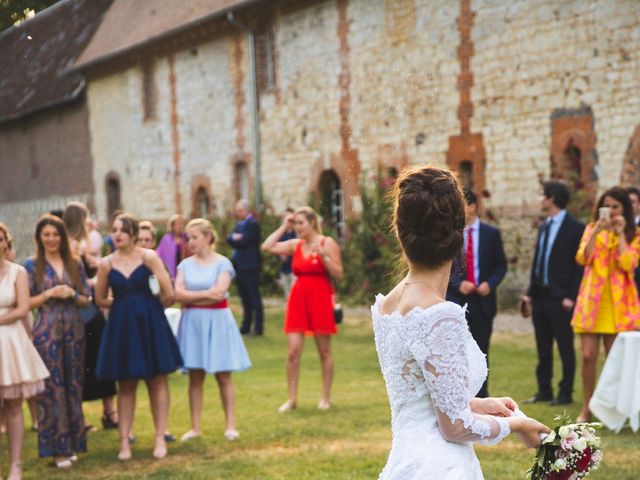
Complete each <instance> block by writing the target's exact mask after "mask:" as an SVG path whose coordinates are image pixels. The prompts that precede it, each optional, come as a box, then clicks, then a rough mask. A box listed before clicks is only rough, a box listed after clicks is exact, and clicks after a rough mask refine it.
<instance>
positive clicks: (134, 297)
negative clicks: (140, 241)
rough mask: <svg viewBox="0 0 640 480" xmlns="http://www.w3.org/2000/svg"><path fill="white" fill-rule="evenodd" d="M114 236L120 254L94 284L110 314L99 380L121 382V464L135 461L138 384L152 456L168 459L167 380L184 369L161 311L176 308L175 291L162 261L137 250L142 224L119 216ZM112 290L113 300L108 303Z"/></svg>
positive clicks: (99, 300)
mask: <svg viewBox="0 0 640 480" xmlns="http://www.w3.org/2000/svg"><path fill="white" fill-rule="evenodd" d="M111 236H112V238H113V242H114V245H115V247H116V250H115V252H113V253H112V254H111V255H109V256H108V257H105V258H103V259H102V260H101V261H100V265H99V267H98V281H97V283H96V302H97V304H98V305H99V306H100V307H103V308H108V309H109V321H108V322H107V327H106V328H105V331H104V334H103V336H102V342H101V344H100V352H99V354H98V366H97V369H96V373H97V376H98V378H101V379H105V380H115V381H117V382H118V413H119V416H120V418H119V422H118V430H119V433H120V451H119V453H118V458H119V459H120V460H129V459H130V458H131V441H130V439H129V434H130V432H131V425H132V423H133V415H134V411H135V403H136V389H137V386H138V380H140V379H143V380H144V381H145V382H146V384H147V389H148V391H149V399H150V403H151V411H152V414H153V420H154V424H155V442H154V448H153V456H154V457H155V458H164V457H165V456H166V455H167V446H166V440H165V438H164V434H165V430H166V426H167V419H168V416H169V386H168V384H167V374H168V373H171V372H175V371H176V370H177V369H178V367H180V366H181V365H182V357H181V356H180V351H179V349H178V345H177V343H176V340H175V338H174V336H173V333H172V332H171V329H170V328H169V323H168V322H167V317H166V316H165V314H164V308H163V303H164V305H170V304H171V303H172V302H173V287H172V285H171V279H170V278H169V275H168V274H167V271H166V269H165V268H164V266H163V265H162V261H161V260H160V257H158V255H157V254H156V253H155V252H154V251H153V250H147V249H144V248H140V247H138V246H136V241H137V237H138V220H137V219H136V218H135V217H134V216H133V215H131V214H128V213H123V214H120V215H118V217H116V219H115V221H114V222H113V229H112V232H111ZM156 287H157V288H158V290H159V291H155V290H156ZM109 288H111V291H112V292H113V297H109ZM156 294H158V295H159V296H160V298H158V297H157V296H156Z"/></svg>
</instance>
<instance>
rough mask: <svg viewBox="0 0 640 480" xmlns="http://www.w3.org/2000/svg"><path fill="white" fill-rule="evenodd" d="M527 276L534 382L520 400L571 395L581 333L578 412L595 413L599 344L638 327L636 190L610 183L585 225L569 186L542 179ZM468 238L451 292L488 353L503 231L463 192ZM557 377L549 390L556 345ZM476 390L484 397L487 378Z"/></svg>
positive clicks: (557, 400)
mask: <svg viewBox="0 0 640 480" xmlns="http://www.w3.org/2000/svg"><path fill="white" fill-rule="evenodd" d="M542 187H543V194H542V197H541V210H542V213H543V215H544V218H543V220H542V221H541V224H540V226H539V228H538V234H537V238H536V243H535V252H534V256H533V265H532V267H531V275H530V282H529V286H528V288H527V291H526V294H525V295H523V297H522V299H521V310H522V313H523V315H524V316H529V315H531V316H532V320H533V326H534V331H535V341H536V348H537V354H538V364H537V367H536V379H537V384H538V391H537V392H536V393H535V394H534V395H533V396H532V397H531V398H529V399H527V400H525V403H536V402H550V403H551V404H552V405H568V404H571V403H573V401H574V399H573V388H574V378H575V372H576V352H575V349H574V336H575V335H578V336H579V338H580V347H581V348H580V351H581V362H582V386H583V395H584V398H583V403H582V408H581V410H580V414H579V415H578V418H577V420H578V421H580V422H583V421H588V420H590V418H591V413H590V411H589V401H590V400H591V396H592V395H593V391H594V388H595V383H596V365H597V361H598V356H599V352H600V349H601V344H602V346H603V347H604V354H605V356H606V355H608V353H609V351H610V349H611V346H612V345H613V342H614V340H615V338H616V335H617V334H618V333H620V332H624V331H628V330H638V329H640V301H639V298H638V291H639V287H640V267H639V263H640V230H639V229H638V225H640V190H639V189H637V188H635V187H632V188H629V189H624V188H622V187H612V188H610V189H608V190H606V191H605V192H604V193H602V195H600V197H599V199H598V200H597V202H596V205H595V208H594V209H593V213H592V215H591V221H590V222H589V223H588V224H587V225H586V226H585V225H584V224H583V223H582V222H581V221H580V220H578V219H576V218H575V217H573V216H572V215H571V214H569V213H568V212H567V206H568V204H569V200H570V192H569V189H568V187H567V185H566V184H565V183H563V182H560V181H548V182H545V183H544V184H543V186H542ZM465 200H466V212H465V219H466V226H465V228H464V232H463V235H464V242H463V247H462V249H461V251H460V252H459V254H458V256H457V257H456V258H454V261H453V266H452V269H451V275H450V277H449V286H448V289H447V299H448V300H451V301H453V302H455V303H458V304H459V305H461V306H462V305H466V306H467V310H466V319H467V324H468V326H469V330H470V332H471V334H472V336H473V338H474V340H475V341H476V343H477V344H478V346H479V347H480V349H481V350H482V352H483V353H484V354H485V355H486V356H487V361H488V359H489V343H490V337H491V333H492V327H493V319H494V317H495V315H496V296H495V291H496V288H497V286H498V285H499V284H500V282H501V281H502V279H503V278H504V276H505V274H506V271H507V261H506V258H505V254H504V249H503V245H502V240H501V236H500V231H499V230H498V229H497V228H495V227H493V226H490V225H488V224H485V223H483V222H481V221H480V220H479V219H478V211H477V206H478V200H477V196H476V194H475V193H474V192H473V191H469V190H467V191H466V192H465ZM554 342H555V343H556V344H557V347H558V350H559V353H560V358H561V362H562V377H561V379H560V381H559V384H558V390H557V393H556V394H554V390H553V385H552V378H553V345H554ZM478 396H479V397H481V398H484V397H488V396H489V392H488V379H487V381H485V383H484V384H483V386H482V388H481V389H480V391H479V393H478Z"/></svg>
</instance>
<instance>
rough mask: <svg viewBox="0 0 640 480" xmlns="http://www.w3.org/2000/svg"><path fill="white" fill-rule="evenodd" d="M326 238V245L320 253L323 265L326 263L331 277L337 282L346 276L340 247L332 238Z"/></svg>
mask: <svg viewBox="0 0 640 480" xmlns="http://www.w3.org/2000/svg"><path fill="white" fill-rule="evenodd" d="M325 238H326V240H325V244H324V245H323V246H321V247H320V249H319V252H318V253H319V254H320V255H322V263H324V266H325V268H326V269H327V271H328V272H329V275H331V277H332V278H335V279H336V280H340V279H341V278H342V275H343V274H344V268H343V267H342V252H341V251H340V245H338V244H337V243H336V241H335V240H334V239H333V238H331V237H325Z"/></svg>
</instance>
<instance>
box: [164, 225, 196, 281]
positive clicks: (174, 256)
mask: <svg viewBox="0 0 640 480" xmlns="http://www.w3.org/2000/svg"><path fill="white" fill-rule="evenodd" d="M156 252H158V255H160V258H161V259H162V261H163V262H164V264H165V265H166V266H167V270H169V275H170V276H171V280H173V279H174V278H176V267H177V266H178V264H179V263H180V262H181V261H182V259H183V258H186V257H187V256H188V255H189V252H188V250H187V236H186V234H185V233H184V217H183V216H182V215H180V214H179V213H176V214H174V215H171V217H170V218H169V221H168V222H167V233H165V234H164V235H163V236H162V239H161V240H160V244H159V245H158V248H157V249H156Z"/></svg>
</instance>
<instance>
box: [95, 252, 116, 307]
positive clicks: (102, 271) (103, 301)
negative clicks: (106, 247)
mask: <svg viewBox="0 0 640 480" xmlns="http://www.w3.org/2000/svg"><path fill="white" fill-rule="evenodd" d="M109 270H111V265H109V260H108V258H107V257H105V258H103V259H102V260H100V263H99V264H98V273H97V274H96V277H95V278H96V287H95V295H96V298H95V300H96V305H98V306H99V307H101V308H110V307H111V304H112V303H113V298H111V297H109V282H108V279H107V276H108V275H109Z"/></svg>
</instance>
